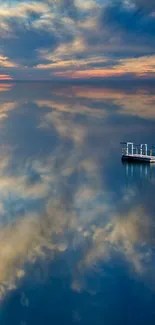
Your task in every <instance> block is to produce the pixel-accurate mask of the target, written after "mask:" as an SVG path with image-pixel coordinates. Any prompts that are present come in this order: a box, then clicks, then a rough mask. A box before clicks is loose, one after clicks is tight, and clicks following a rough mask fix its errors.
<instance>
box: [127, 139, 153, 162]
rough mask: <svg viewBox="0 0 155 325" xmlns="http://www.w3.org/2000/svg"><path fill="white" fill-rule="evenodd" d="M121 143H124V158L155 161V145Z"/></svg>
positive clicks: (133, 160) (134, 160) (135, 160)
mask: <svg viewBox="0 0 155 325" xmlns="http://www.w3.org/2000/svg"><path fill="white" fill-rule="evenodd" d="M121 144H123V148H122V160H127V161H132V162H138V161H139V162H145V163H155V154H153V151H155V150H154V149H155V146H154V145H148V144H142V143H141V144H134V143H133V142H121Z"/></svg>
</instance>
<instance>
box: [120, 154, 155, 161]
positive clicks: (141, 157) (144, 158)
mask: <svg viewBox="0 0 155 325" xmlns="http://www.w3.org/2000/svg"><path fill="white" fill-rule="evenodd" d="M122 160H128V161H132V162H134V161H135V162H138V161H140V162H145V163H146V162H147V163H155V156H148V155H140V154H133V155H130V154H128V155H122Z"/></svg>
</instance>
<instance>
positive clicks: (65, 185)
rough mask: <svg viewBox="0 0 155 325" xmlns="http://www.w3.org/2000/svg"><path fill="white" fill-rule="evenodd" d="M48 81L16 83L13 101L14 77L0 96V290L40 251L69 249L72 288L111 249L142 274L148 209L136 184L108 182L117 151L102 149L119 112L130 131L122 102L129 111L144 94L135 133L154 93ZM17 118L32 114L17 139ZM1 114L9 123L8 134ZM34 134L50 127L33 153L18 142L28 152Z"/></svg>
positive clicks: (50, 253) (148, 243)
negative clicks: (41, 88)
mask: <svg viewBox="0 0 155 325" xmlns="http://www.w3.org/2000/svg"><path fill="white" fill-rule="evenodd" d="M48 87H49V92H48V96H47V93H46V94H44V92H43V93H42V94H41V95H40V94H38V95H37V94H36V93H35V89H34V95H33V94H32V93H31V94H30V97H26V96H27V95H25V93H24V92H25V87H24V86H23V89H22V90H23V102H22V99H21V98H22V94H18V96H17V93H18V91H17V90H18V86H16V87H15V89H13V90H12V92H10V94H9V96H8V97H7V101H6V99H5V96H4V100H3V102H1V107H0V113H1V114H4V112H5V114H6V116H5V117H6V118H5V119H3V120H2V121H1V130H0V132H1V133H2V134H3V135H5V137H4V138H5V143H3V141H1V143H0V146H1V159H0V197H1V201H0V217H1V228H0V243H1V244H0V259H1V265H0V295H1V299H3V297H4V296H5V294H6V293H7V292H8V291H10V290H12V289H15V288H16V287H18V285H19V283H20V282H21V280H22V278H23V277H26V268H25V267H26V265H27V264H34V263H35V262H36V261H37V260H38V259H41V260H43V261H45V260H46V259H47V258H48V259H50V260H51V262H52V260H54V259H55V257H56V256H59V255H62V254H66V253H67V252H70V253H72V254H75V255H77V257H76V259H75V260H73V261H71V268H70V270H69V272H70V273H71V277H72V283H71V288H72V289H73V290H78V291H80V290H82V289H83V286H84V282H83V280H82V279H83V277H85V274H86V273H87V272H89V271H90V270H92V271H93V272H94V271H97V269H98V265H99V263H101V262H102V263H110V261H112V259H113V257H114V256H118V257H119V258H120V259H122V258H123V260H125V261H126V262H127V265H130V269H132V270H134V272H135V274H136V273H137V274H138V275H140V276H141V277H143V278H145V276H146V274H147V272H148V270H149V271H150V269H151V268H152V263H153V245H154V241H155V237H154V221H153V216H152V214H151V212H150V213H149V211H148V209H146V202H145V198H144V197H143V199H144V201H143V202H142V201H140V199H139V196H137V193H136V190H135V188H134V187H133V188H130V187H128V188H127V187H126V185H125V181H124V182H123V181H120V183H118V184H117V186H118V188H117V191H118V196H116V192H117V191H116V189H115V184H114V183H115V181H117V172H118V173H119V175H122V173H123V171H122V169H121V163H120V161H119V162H116V165H115V162H113V161H112V160H111V158H112V153H113V152H114V153H116V152H117V151H118V144H119V141H120V140H121V138H122V136H123V134H124V122H125V123H126V131H125V132H126V133H125V135H126V136H127V135H128V134H129V133H130V132H131V125H128V121H126V120H124V112H125V115H126V112H127V114H128V116H130V115H132V116H133V115H134V114H133V113H131V110H132V112H134V108H133V109H132V107H133V102H134V98H135V99H136V100H137V101H138V98H140V99H141V100H142V101H143V99H144V98H145V100H144V101H143V112H142V111H141V109H140V110H138V107H137V111H136V120H133V122H134V124H135V123H137V134H138V128H143V127H144V121H145V120H144V119H145V118H146V120H147V121H146V124H145V129H147V131H148V132H150V123H151V122H150V121H148V120H149V119H151V118H152V117H154V116H153V115H152V112H153V111H152V102H153V100H154V94H152V93H151V94H150V95H149V93H148V91H147V93H146V92H145V91H143V96H141V95H139V93H138V92H136V93H132V94H130V95H129V94H126V93H125V90H122V91H119V90H118V92H116V91H113V90H112V89H109V90H107V89H102V88H101V89H98V90H97V89H96V90H95V89H93V91H91V90H89V89H88V87H86V89H85V90H83V88H80V87H75V88H74V87H72V88H71V91H69V89H68V88H62V89H60V90H58V89H53V90H52V91H51V88H50V86H48ZM34 88H35V86H34ZM16 91H17V93H16ZM32 92H33V90H32ZM20 96H21V98H20ZM37 96H38V98H37ZM47 97H48V98H47ZM148 97H149V99H148ZM26 98H27V99H26ZM129 98H130V99H131V98H132V101H130V99H129ZM8 103H9V104H8ZM95 105H96V106H97V108H96V107H95ZM124 105H126V107H124ZM129 106H130V109H129V110H128V107H129ZM148 107H150V110H149V112H150V115H149V112H148ZM16 108H18V109H16ZM126 110H127V111H126ZM145 110H146V112H147V116H146V112H145ZM6 112H7V113H6ZM19 116H20V126H19V125H18V122H19ZM32 116H33V117H32ZM34 116H35V117H34ZM137 116H138V118H139V120H138V121H137ZM116 117H117V118H116ZM26 119H30V121H32V124H30V128H31V130H30V129H29V128H27V129H26V131H27V133H26V134H25V137H24V140H23V137H21V136H20V135H21V132H22V125H23V126H24V123H27V120H26ZM118 120H119V123H118ZM9 123H13V128H12V130H16V131H15V132H16V133H17V136H16V137H15V138H13V136H12V132H13V131H12V130H11V128H9V125H10V124H9ZM127 125H128V126H127ZM152 125H153V122H152ZM29 132H30V136H31V137H30V136H29ZM38 134H39V135H40V136H41V137H42V138H44V137H45V136H46V137H48V136H49V142H47V147H46V148H44V146H43V145H42V146H41V151H40V152H39V151H38V154H37V153H36V151H34V154H33V155H28V154H27V152H26V151H25V148H26V147H27V145H28V146H31V147H32V152H33V146H34V147H35V144H36V143H37V136H38ZM51 134H52V138H50V136H51ZM137 134H136V132H135V135H134V136H135V137H136V136H137V137H138V135H137ZM149 134H150V133H149ZM150 136H151V135H150ZM33 139H36V143H35V140H34V142H33ZM50 139H51V140H50ZM107 140H108V141H107ZM43 143H44V142H43ZM37 145H38V144H37ZM45 149H46V150H45ZM117 158H118V160H119V156H118V154H116V159H117ZM117 168H118V169H117ZM111 175H115V177H116V179H113V180H112V179H111V178H112V177H113V176H111ZM118 177H119V176H118ZM120 177H121V176H120ZM122 177H123V176H122ZM148 182H149V181H148ZM116 183H117V182H116ZM142 196H143V193H142ZM135 198H137V199H135ZM122 207H123V209H122ZM67 256H68V255H67V254H66V255H65V258H66V259H67V258H70V257H67ZM69 256H70V255H69ZM68 264H69V263H68Z"/></svg>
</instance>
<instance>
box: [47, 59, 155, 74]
mask: <svg viewBox="0 0 155 325" xmlns="http://www.w3.org/2000/svg"><path fill="white" fill-rule="evenodd" d="M96 62H98V61H96ZM62 63H63V64H62V65H61V62H59V66H62V67H64V68H65V67H67V66H68V68H69V67H70V68H71V69H69V70H66V71H57V72H54V75H55V76H58V77H63V78H72V79H78V78H82V79H87V78H106V77H118V76H123V75H126V74H133V75H135V77H146V76H150V75H151V76H153V75H155V56H154V55H153V56H144V57H140V58H131V59H121V60H119V64H118V65H113V66H112V67H108V68H102V67H101V68H100V69H99V68H97V69H96V68H95V67H94V68H89V67H88V69H85V70H83V69H81V68H82V65H81V64H80V62H79V70H77V62H76V60H74V61H72V62H70V61H67V64H66V63H65V64H64V62H62ZM86 63H87V61H86ZM56 65H57V63H56ZM73 66H74V67H73ZM80 66H81V68H80ZM94 66H95V62H94ZM51 67H52V66H51ZM57 67H58V66H57ZM74 68H75V70H74Z"/></svg>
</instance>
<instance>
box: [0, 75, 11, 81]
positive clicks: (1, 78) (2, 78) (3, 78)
mask: <svg viewBox="0 0 155 325" xmlns="http://www.w3.org/2000/svg"><path fill="white" fill-rule="evenodd" d="M12 79H13V78H12V77H11V76H9V75H8V74H0V81H1V80H2V81H3V80H12Z"/></svg>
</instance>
